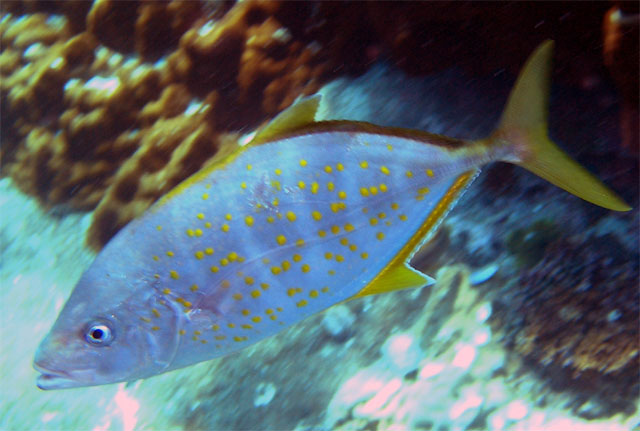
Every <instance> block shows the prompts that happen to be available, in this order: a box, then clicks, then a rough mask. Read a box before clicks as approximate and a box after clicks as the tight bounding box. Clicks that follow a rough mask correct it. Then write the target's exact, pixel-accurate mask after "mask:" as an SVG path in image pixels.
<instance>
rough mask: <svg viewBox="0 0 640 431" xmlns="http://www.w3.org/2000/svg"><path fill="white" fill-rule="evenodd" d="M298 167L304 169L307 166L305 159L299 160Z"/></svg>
mask: <svg viewBox="0 0 640 431" xmlns="http://www.w3.org/2000/svg"><path fill="white" fill-rule="evenodd" d="M300 166H302V167H303V168H304V167H305V166H307V161H306V160H305V159H301V160H300Z"/></svg>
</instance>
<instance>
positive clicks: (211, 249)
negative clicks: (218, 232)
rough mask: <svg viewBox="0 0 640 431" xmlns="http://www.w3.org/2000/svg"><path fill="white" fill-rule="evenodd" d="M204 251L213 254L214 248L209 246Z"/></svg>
mask: <svg viewBox="0 0 640 431" xmlns="http://www.w3.org/2000/svg"><path fill="white" fill-rule="evenodd" d="M204 253H205V254H208V255H209V256H211V255H212V254H213V248H211V247H207V248H206V249H205V250H204Z"/></svg>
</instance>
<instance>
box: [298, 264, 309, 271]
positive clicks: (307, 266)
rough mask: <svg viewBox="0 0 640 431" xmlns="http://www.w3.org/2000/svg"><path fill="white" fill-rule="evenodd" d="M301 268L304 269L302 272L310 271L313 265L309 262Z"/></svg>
mask: <svg viewBox="0 0 640 431" xmlns="http://www.w3.org/2000/svg"><path fill="white" fill-rule="evenodd" d="M300 269H301V270H302V272H309V271H311V267H310V266H309V265H308V264H306V263H305V264H303V265H302V266H301V267H300Z"/></svg>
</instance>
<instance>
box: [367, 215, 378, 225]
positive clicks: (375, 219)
mask: <svg viewBox="0 0 640 431" xmlns="http://www.w3.org/2000/svg"><path fill="white" fill-rule="evenodd" d="M369 224H370V225H371V226H375V225H377V224H378V219H377V218H375V217H371V218H370V219H369Z"/></svg>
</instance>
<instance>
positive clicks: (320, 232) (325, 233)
mask: <svg viewBox="0 0 640 431" xmlns="http://www.w3.org/2000/svg"><path fill="white" fill-rule="evenodd" d="M318 236H319V237H320V238H324V237H325V236H327V232H326V231H324V230H322V229H320V230H319V231H318Z"/></svg>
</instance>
